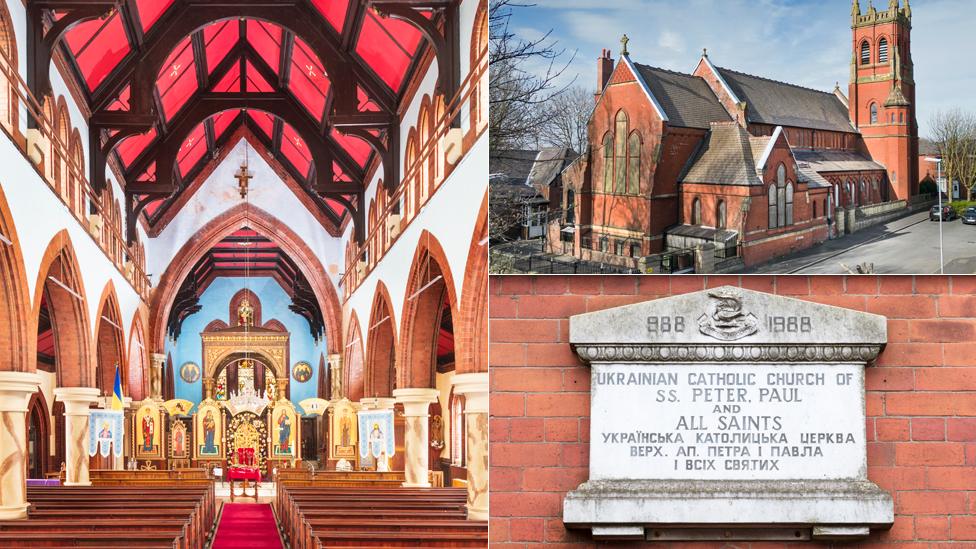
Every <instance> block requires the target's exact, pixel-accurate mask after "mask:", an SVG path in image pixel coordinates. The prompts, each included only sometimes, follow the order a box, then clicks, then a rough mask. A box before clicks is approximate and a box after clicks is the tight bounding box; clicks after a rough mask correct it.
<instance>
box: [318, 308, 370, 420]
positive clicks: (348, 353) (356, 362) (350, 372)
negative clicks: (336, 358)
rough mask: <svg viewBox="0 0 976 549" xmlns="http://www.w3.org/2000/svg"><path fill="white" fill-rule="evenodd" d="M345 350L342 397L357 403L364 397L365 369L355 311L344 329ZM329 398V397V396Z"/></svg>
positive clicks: (357, 317) (361, 340)
mask: <svg viewBox="0 0 976 549" xmlns="http://www.w3.org/2000/svg"><path fill="white" fill-rule="evenodd" d="M346 341H348V343H346V348H345V354H344V358H343V362H342V363H343V365H344V366H343V368H342V370H343V371H342V377H343V380H342V387H343V394H342V396H344V397H346V398H348V399H349V400H352V401H358V400H360V399H362V398H363V397H364V396H365V368H366V364H365V361H364V360H363V332H362V330H361V329H360V327H359V316H358V315H357V314H356V311H353V312H352V315H351V316H350V318H349V327H348V328H346ZM330 396H331V395H330ZM322 398H326V397H322Z"/></svg>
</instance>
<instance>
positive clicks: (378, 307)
mask: <svg viewBox="0 0 976 549" xmlns="http://www.w3.org/2000/svg"><path fill="white" fill-rule="evenodd" d="M396 342H397V323H396V317H395V316H394V313H393V301H392V300H391V299H390V292H389V291H388V290H387V288H386V284H384V283H383V281H379V282H377V283H376V290H375V291H374V293H373V304H372V306H371V307H370V313H369V324H368V325H367V326H366V368H365V380H364V390H365V394H364V396H367V397H389V396H392V395H393V389H395V388H397V387H400V386H399V385H397V383H396V381H397V375H396V362H395V361H396V356H397V355H396V351H397V344H396Z"/></svg>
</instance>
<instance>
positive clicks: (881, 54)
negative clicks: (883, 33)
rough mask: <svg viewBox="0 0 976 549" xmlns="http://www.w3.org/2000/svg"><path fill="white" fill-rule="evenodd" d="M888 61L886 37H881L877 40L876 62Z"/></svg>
mask: <svg viewBox="0 0 976 549" xmlns="http://www.w3.org/2000/svg"><path fill="white" fill-rule="evenodd" d="M887 62H888V39H887V38H882V39H881V40H880V41H879V42H878V63H887Z"/></svg>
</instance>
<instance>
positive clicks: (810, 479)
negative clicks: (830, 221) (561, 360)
mask: <svg viewBox="0 0 976 549" xmlns="http://www.w3.org/2000/svg"><path fill="white" fill-rule="evenodd" d="M886 340H887V321H886V319H885V318H884V317H881V316H878V315H873V314H868V313H863V312H860V311H853V310H847V309H841V308H837V307H831V306H827V305H821V304H817V303H811V302H806V301H802V300H797V299H791V298H785V297H781V296H775V295H769V294H764V293H761V292H756V291H751V290H744V289H740V288H734V287H721V288H714V289H710V290H705V291H701V292H695V293H691V294H685V295H680V296H674V297H669V298H663V299H658V300H653V301H648V302H644V303H637V304H634V305H627V306H623V307H617V308H614V309H608V310H605V311H598V312H594V313H587V314H584V315H577V316H574V317H573V318H572V319H571V320H570V342H571V343H572V345H573V347H574V348H575V350H576V352H577V354H578V355H579V356H580V358H582V359H583V360H584V361H585V362H586V363H588V364H589V365H590V367H591V368H592V380H591V389H590V390H591V410H590V412H591V415H590V462H589V467H590V469H589V479H588V480H587V482H585V483H583V484H582V485H580V486H579V487H578V488H577V489H576V490H573V491H571V492H569V493H568V494H567V496H566V498H565V500H564V502H563V522H564V523H566V525H567V526H568V527H570V528H587V529H590V530H591V531H592V533H593V536H594V537H595V538H597V539H637V538H647V539H667V540H677V539H688V540H692V539H695V540H700V539H712V538H714V539H726V540H729V539H740V540H741V539H756V540H775V539H782V540H804V539H855V538H859V537H864V536H866V535H868V533H869V532H870V529H872V528H889V527H890V526H891V524H892V523H893V521H894V511H893V504H892V499H891V497H890V496H889V495H888V494H887V493H885V492H883V491H882V490H881V489H880V488H878V487H877V486H876V485H875V484H874V483H872V482H871V481H870V480H869V479H868V476H867V473H868V471H867V458H866V451H867V445H866V436H865V404H864V401H865V392H864V391H865V389H864V369H865V367H866V366H867V365H868V364H869V363H870V362H871V361H873V360H874V359H875V358H876V357H877V356H878V354H879V353H880V352H881V350H882V349H883V347H884V345H885V342H886Z"/></svg>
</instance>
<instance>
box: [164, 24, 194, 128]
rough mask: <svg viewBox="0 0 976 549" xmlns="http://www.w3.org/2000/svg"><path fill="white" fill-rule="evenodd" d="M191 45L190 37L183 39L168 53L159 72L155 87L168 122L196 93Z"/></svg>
mask: <svg viewBox="0 0 976 549" xmlns="http://www.w3.org/2000/svg"><path fill="white" fill-rule="evenodd" d="M193 63H194V56H193V45H192V44H191V42H190V37H186V38H184V39H183V41H182V42H180V43H179V45H177V46H176V49H174V50H173V52H172V53H170V56H169V58H168V59H167V60H166V63H165V64H163V68H162V69H161V70H160V71H159V77H158V78H157V80H156V86H157V88H158V89H159V96H160V98H162V101H163V114H164V115H165V116H166V120H170V119H172V118H173V116H175V115H176V113H178V112H179V111H180V109H182V108H183V106H184V105H186V101H187V99H189V98H190V96H191V95H193V93H194V92H196V91H197V76H196V72H195V70H194V68H193Z"/></svg>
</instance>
